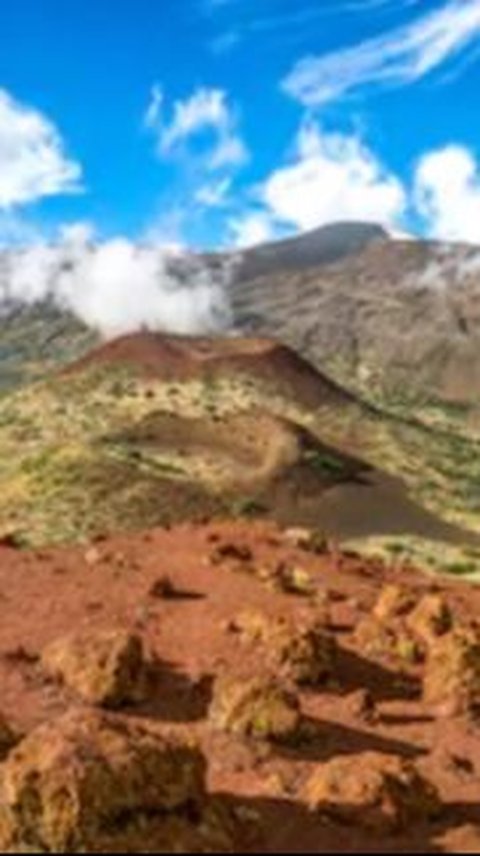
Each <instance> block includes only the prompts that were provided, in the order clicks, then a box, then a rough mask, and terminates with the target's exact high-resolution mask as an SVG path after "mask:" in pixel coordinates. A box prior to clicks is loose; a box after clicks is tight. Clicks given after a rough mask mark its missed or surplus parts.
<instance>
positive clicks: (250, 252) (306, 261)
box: [235, 222, 390, 282]
mask: <svg viewBox="0 0 480 856" xmlns="http://www.w3.org/2000/svg"><path fill="white" fill-rule="evenodd" d="M389 237H390V236H389V233H388V232H387V231H386V230H385V229H384V228H382V227H381V226H377V225H375V224H373V223H359V222H340V223H332V224H329V225H327V226H321V227H320V228H318V229H314V230H313V231H311V232H305V233H303V234H300V235H297V236H295V237H293V238H286V239H284V240H282V241H274V242H272V243H267V244H261V245H260V246H256V247H251V248H249V249H247V250H244V251H243V252H242V253H241V255H240V261H239V264H238V266H237V267H236V277H235V281H236V282H246V281H248V280H251V279H255V278H256V277H259V276H272V275H274V274H278V273H284V272H285V271H300V270H305V269H306V268H309V267H316V266H319V265H326V264H331V263H333V262H338V261H340V260H342V259H346V258H348V257H349V256H351V255H354V254H356V253H358V252H360V250H363V249H365V248H366V247H368V246H370V245H371V244H377V243H379V242H380V243H385V242H387V241H388V240H389Z"/></svg>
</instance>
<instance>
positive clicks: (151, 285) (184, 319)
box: [0, 224, 230, 337]
mask: <svg viewBox="0 0 480 856" xmlns="http://www.w3.org/2000/svg"><path fill="white" fill-rule="evenodd" d="M93 237H94V235H93V233H92V230H91V229H90V227H89V226H88V224H78V225H77V226H73V227H72V226H70V227H68V228H67V229H66V230H64V232H63V235H62V242H61V243H60V244H58V245H57V246H53V245H47V244H44V243H39V244H37V245H35V246H32V247H29V248H27V249H23V250H11V251H10V252H9V253H7V254H5V255H4V256H3V258H1V265H0V306H2V307H3V308H5V307H6V306H11V305H17V304H19V303H20V304H23V305H32V304H35V303H37V302H39V301H43V300H47V299H49V300H51V301H53V303H54V305H56V306H58V307H60V308H61V309H64V310H65V309H66V310H69V311H71V312H73V313H74V314H75V315H76V316H77V317H78V318H80V319H81V320H82V321H83V322H85V323H86V324H87V325H89V326H91V327H94V328H96V329H98V330H99V331H100V332H101V333H103V335H105V336H107V337H112V336H117V335H121V334H123V333H128V332H131V331H135V330H139V329H142V328H143V329H150V330H165V331H169V332H174V333H181V334H186V335H190V334H192V335H193V334H198V333H205V332H215V331H220V330H225V329H228V328H229V327H230V314H229V305H228V302H227V290H226V287H225V286H226V283H227V280H228V279H229V276H230V267H229V263H227V262H226V263H225V265H224V266H223V267H222V266H217V268H216V269H215V270H214V271H213V270H211V269H210V268H208V267H207V266H206V264H204V263H203V262H202V261H201V260H200V259H198V258H194V257H193V256H189V255H188V254H186V253H183V252H182V251H180V250H179V249H177V250H174V249H172V248H165V247H155V246H136V245H134V244H132V243H131V242H130V241H128V240H126V239H125V238H116V239H113V240H111V241H108V242H106V243H104V244H99V245H95V244H94V243H93V240H92V239H93Z"/></svg>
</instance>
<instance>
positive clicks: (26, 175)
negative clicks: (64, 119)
mask: <svg viewBox="0 0 480 856" xmlns="http://www.w3.org/2000/svg"><path fill="white" fill-rule="evenodd" d="M81 175H82V171H81V167H80V165H79V164H78V163H77V162H76V161H74V160H71V159H70V158H69V157H68V156H67V154H66V152H65V148H64V144H63V141H62V138H61V136H60V133H59V132H58V130H57V128H56V127H55V125H54V124H53V123H52V122H51V121H50V120H49V119H48V118H47V117H46V116H44V115H43V114H42V113H40V112H39V111H37V110H35V109H33V108H32V107H29V106H26V105H24V104H21V103H19V102H18V101H16V100H15V99H14V98H13V97H12V96H11V95H10V94H9V93H8V92H6V91H5V90H2V89H0V210H3V211H4V212H5V211H10V210H11V209H12V208H14V207H15V206H18V205H25V204H27V203H31V202H35V201H37V200H39V199H42V198H43V197H47V196H55V195H57V194H63V193H76V192H78V191H79V189H80V181H81Z"/></svg>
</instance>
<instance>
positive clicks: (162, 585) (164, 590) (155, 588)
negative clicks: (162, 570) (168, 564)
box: [149, 575, 177, 600]
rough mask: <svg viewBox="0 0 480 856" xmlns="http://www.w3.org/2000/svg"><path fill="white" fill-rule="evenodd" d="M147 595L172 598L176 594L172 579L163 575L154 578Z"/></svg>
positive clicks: (160, 598) (165, 598)
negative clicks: (156, 578)
mask: <svg viewBox="0 0 480 856" xmlns="http://www.w3.org/2000/svg"><path fill="white" fill-rule="evenodd" d="M149 595H150V597H154V598H158V599H159V600H174V599H175V597H176V596H177V591H176V589H175V585H174V583H173V581H172V580H171V579H170V577H169V576H167V575H165V576H163V577H160V578H159V579H158V580H155V582H154V583H153V585H152V587H151V589H150V591H149Z"/></svg>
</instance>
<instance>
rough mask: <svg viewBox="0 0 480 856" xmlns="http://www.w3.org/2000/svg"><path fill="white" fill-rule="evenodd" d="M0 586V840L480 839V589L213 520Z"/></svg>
mask: <svg viewBox="0 0 480 856" xmlns="http://www.w3.org/2000/svg"><path fill="white" fill-rule="evenodd" d="M0 590H1V593H2V598H1V602H0V612H1V621H0V675H1V682H2V702H1V713H2V728H1V733H0V744H1V757H2V764H1V766H0V780H1V802H0V846H1V848H2V850H3V851H8V852H25V850H28V851H29V852H30V851H31V850H33V851H35V852H38V851H42V852H59V851H65V850H68V849H71V850H73V851H74V852H85V850H86V851H87V852H125V851H126V852H158V851H161V852H167V851H170V850H171V849H173V850H174V851H176V852H199V851H200V852H242V850H243V849H245V850H246V851H247V852H258V851H259V850H260V851H261V852H271V853H274V852H279V851H280V852H286V851H293V852H302V851H303V850H306V851H307V852H317V853H318V852H332V851H333V852H351V853H355V852H385V851H386V852H418V851H420V852H474V851H475V850H476V849H477V848H478V846H479V843H480V823H479V818H478V795H479V788H480V769H479V767H478V740H479V733H480V732H479V730H478V728H479V726H478V717H479V711H480V673H479V668H478V662H479V660H478V650H479V645H480V626H479V623H478V611H479V603H478V599H479V597H480V594H479V592H478V590H477V589H476V588H471V587H466V586H464V585H461V584H459V583H454V582H449V581H448V580H446V579H444V578H441V577H437V578H434V577H431V576H430V577H429V576H426V575H424V574H422V573H421V572H419V571H418V570H416V569H415V568H413V567H411V566H408V565H404V564H402V562H400V561H397V562H396V564H395V565H389V566H387V565H385V564H383V563H382V562H380V561H378V560H376V561H374V560H370V561H366V560H365V559H362V558H361V557H360V556H359V555H357V554H355V553H354V552H348V553H345V552H342V551H341V550H339V549H338V548H336V547H335V546H334V545H333V544H329V543H327V542H325V541H324V540H323V539H322V538H319V537H318V535H317V534H316V533H315V532H314V531H309V530H305V529H303V530H299V529H296V530H281V529H279V528H277V527H275V526H274V525H272V524H267V523H260V522H257V523H245V522H243V523H242V522H237V523H232V522H225V523H220V522H219V523H212V524H207V523H205V524H198V525H194V524H185V525H183V526H180V527H174V528H172V529H170V530H165V529H155V530H152V531H146V532H143V533H139V534H137V535H135V536H127V535H118V536H116V537H113V538H100V537H99V538H97V539H96V541H95V542H94V543H93V544H91V545H90V546H89V547H88V548H84V547H71V548H56V549H51V548H50V549H42V550H39V551H27V552H25V551H20V550H18V549H15V548H13V547H10V546H8V545H5V546H3V547H2V548H1V550H0Z"/></svg>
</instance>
